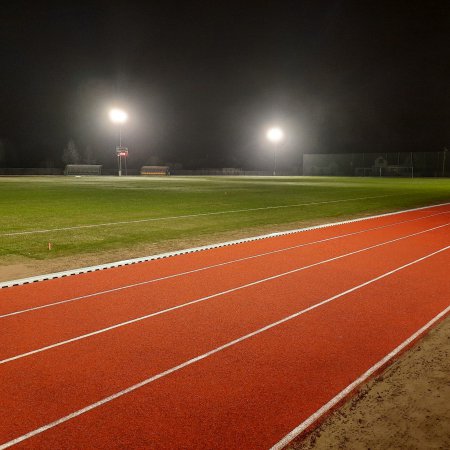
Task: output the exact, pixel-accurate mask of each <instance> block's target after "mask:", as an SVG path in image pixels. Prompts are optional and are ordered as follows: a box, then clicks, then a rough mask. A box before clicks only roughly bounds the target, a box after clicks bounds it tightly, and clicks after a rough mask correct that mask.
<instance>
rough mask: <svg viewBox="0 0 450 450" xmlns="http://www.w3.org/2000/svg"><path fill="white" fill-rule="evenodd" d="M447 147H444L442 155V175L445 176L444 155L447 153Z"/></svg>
mask: <svg viewBox="0 0 450 450" xmlns="http://www.w3.org/2000/svg"><path fill="white" fill-rule="evenodd" d="M447 152H448V148H447V147H444V150H443V152H442V153H443V156H442V177H445V156H446V155H447Z"/></svg>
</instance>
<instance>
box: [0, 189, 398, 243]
mask: <svg viewBox="0 0 450 450" xmlns="http://www.w3.org/2000/svg"><path fill="white" fill-rule="evenodd" d="M402 195H407V194H387V195H376V196H372V197H357V198H346V199H340V200H327V201H323V202H312V203H298V204H294V205H278V206H263V207H261V208H249V209H234V210H228V211H216V212H209V213H199V214H184V215H182V216H168V217H151V218H148V219H138V220H124V221H120V222H106V223H94V224H90V225H77V226H73V227H62V228H49V229H46V230H29V231H13V232H11V233H2V234H0V237H5V236H23V235H27V234H42V233H51V232H53V231H69V230H79V229H84V228H96V227H109V226H114V225H126V224H130V223H143V222H156V221H161V220H172V219H187V218H192V217H201V216H216V215H220V214H233V213H240V212H249V211H262V210H267V209H280V208H298V207H299V206H314V205H326V204H329V203H342V202H352V201H355V200H369V199H373V198H385V197H399V196H402Z"/></svg>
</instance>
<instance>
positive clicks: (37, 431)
mask: <svg viewBox="0 0 450 450" xmlns="http://www.w3.org/2000/svg"><path fill="white" fill-rule="evenodd" d="M448 249H450V245H448V246H447V247H443V248H441V249H439V250H436V251H434V252H432V253H429V254H427V255H425V256H422V257H420V258H418V259H415V260H414V261H410V262H409V263H407V264H404V265H402V266H400V267H397V268H396V269H393V270H391V271H389V272H386V273H384V274H382V275H379V276H378V277H375V278H372V279H371V280H369V281H366V282H364V283H361V284H359V285H357V286H354V287H352V288H350V289H347V290H346V291H344V292H341V293H340V294H337V295H334V296H333V297H329V298H327V299H326V300H323V301H321V302H320V303H316V304H315V305H312V306H309V307H308V308H305V309H303V310H301V311H298V312H296V313H294V314H291V315H289V316H287V317H285V318H283V319H281V320H278V321H276V322H273V323H271V324H269V325H266V326H264V327H262V328H259V329H258V330H255V331H253V332H251V333H248V334H246V335H244V336H241V337H240V338H237V339H234V340H232V341H230V342H227V343H226V344H224V345H221V346H219V347H216V348H215V349H213V350H210V351H209V352H206V353H203V354H201V355H199V356H196V357H195V358H192V359H189V360H187V361H185V362H183V363H181V364H178V365H177V366H174V367H172V368H170V369H167V370H165V371H164V372H160V373H158V374H156V375H153V376H152V377H150V378H147V379H145V380H143V381H141V382H139V383H137V384H134V385H132V386H130V387H128V388H126V389H123V390H121V391H119V392H116V393H115V394H112V395H110V396H108V397H105V398H103V399H101V400H99V401H97V402H95V403H92V404H90V405H88V406H86V407H84V408H81V409H79V410H77V411H74V412H72V413H70V414H68V415H66V416H64V417H61V418H59V419H57V420H55V421H53V422H50V423H48V424H46V425H43V426H41V427H39V428H36V429H35V430H33V431H30V432H28V433H26V434H23V435H22V436H19V437H17V438H15V439H12V440H10V441H8V442H5V443H4V444H1V445H0V450H4V449H6V448H9V447H12V446H13V445H15V444H18V443H20V442H23V441H25V440H26V439H29V438H31V437H33V436H36V435H38V434H41V433H43V432H44V431H47V430H49V429H51V428H54V427H56V426H58V425H60V424H62V423H64V422H67V421H69V420H71V419H74V418H75V417H78V416H81V415H82V414H84V413H87V412H89V411H91V410H93V409H95V408H98V407H99V406H102V405H104V404H106V403H109V402H111V401H112V400H115V399H117V398H119V397H122V396H124V395H126V394H129V393H130V392H133V391H135V390H137V389H139V388H141V387H143V386H146V385H148V384H150V383H152V382H153V381H156V380H159V379H160V378H163V377H165V376H167V375H170V374H172V373H174V372H176V371H178V370H180V369H183V368H185V367H187V366H190V365H192V364H194V363H196V362H198V361H201V360H203V359H205V358H208V357H209V356H211V355H214V354H216V353H218V352H220V351H222V350H225V349H227V348H229V347H232V346H234V345H236V344H238V343H240V342H243V341H245V340H247V339H250V338H252V337H254V336H256V335H258V334H261V333H263V332H264V331H267V330H270V329H272V328H274V327H277V326H279V325H281V324H283V323H285V322H288V321H290V320H292V319H295V318H297V317H299V316H301V315H303V314H305V313H307V312H309V311H312V310H314V309H316V308H319V307H320V306H323V305H325V304H327V303H330V302H332V301H334V300H336V299H338V298H340V297H343V296H345V295H347V294H350V293H352V292H355V291H357V290H359V289H361V288H363V287H365V286H368V285H370V284H372V283H375V282H376V281H379V280H381V279H383V278H386V277H388V276H390V275H392V274H394V273H396V272H399V271H400V270H403V269H405V268H407V267H410V266H412V265H414V264H417V263H419V262H421V261H424V260H425V259H428V258H431V257H432V256H434V255H437V254H439V253H442V252H444V251H446V250H448ZM449 310H450V306H448V307H447V308H446V309H445V310H444V311H442V312H441V313H439V314H438V315H437V316H436V317H435V318H434V319H432V320H431V321H430V322H428V323H427V324H426V325H425V326H424V327H422V328H421V329H420V330H418V331H417V332H416V333H414V334H413V335H412V336H411V337H410V338H409V339H408V340H406V341H405V342H404V343H403V344H401V345H400V346H399V347H397V348H396V349H395V350H393V352H391V353H389V355H391V354H396V353H398V352H399V351H400V350H397V349H399V348H400V349H402V348H404V347H405V346H406V345H407V344H406V342H411V341H412V340H414V337H413V336H416V337H417V336H419V335H420V334H421V333H422V332H423V331H422V330H426V329H427V328H429V327H430V326H431V325H432V324H433V323H435V322H436V321H437V320H439V318H440V317H443V316H444V315H445V314H447V312H448V311H449ZM395 352H396V353H395ZM389 355H387V356H386V357H385V358H383V360H381V361H384V360H385V359H386V358H388V359H386V361H388V360H389ZM390 358H392V356H391V357H390ZM377 364H379V365H380V366H381V365H382V364H380V362H379V363H377ZM377 364H376V365H375V366H377ZM375 366H373V367H375ZM369 370H371V369H369ZM374 370H376V369H374ZM366 373H367V372H366ZM371 373H373V371H372V372H371ZM360 378H361V377H360ZM358 380H359V379H358ZM358 380H357V381H358ZM355 383H356V381H355V382H354V383H352V384H351V385H349V386H352V385H355V386H356V385H357V384H355ZM335 398H336V397H335ZM327 405H328V404H327ZM319 411H320V410H319ZM304 423H305V422H304ZM280 442H281V441H280ZM276 445H278V444H276ZM273 448H280V447H273Z"/></svg>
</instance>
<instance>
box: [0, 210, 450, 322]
mask: <svg viewBox="0 0 450 450" xmlns="http://www.w3.org/2000/svg"><path fill="white" fill-rule="evenodd" d="M449 213H450V211H444V212H440V213H436V214H430V215H428V216H422V217H417V218H415V219H409V220H403V221H401V222H395V223H391V224H388V225H382V226H380V227H373V228H368V229H366V230H361V231H355V232H353V233H346V234H341V235H339V236H333V237H330V238H326V239H320V240H317V241H312V242H307V243H304V244H298V245H293V246H290V247H285V248H281V249H278V250H273V251H270V252H265V253H259V254H256V255H252V256H247V257H244V258H238V259H233V260H231V261H226V262H223V263H218V264H212V265H210V266H205V267H201V268H198V269H193V270H188V271H185V272H179V273H176V274H172V275H167V276H164V277H160V278H154V279H151V280H145V281H141V282H139V283H132V284H127V285H124V286H119V287H116V288H112V289H106V290H103V291H97V292H93V293H91V294H86V295H80V296H78V297H73V298H69V299H66V300H61V301H57V302H52V303H47V304H45V305H40V306H35V307H33V308H27V309H22V310H18V311H13V312H10V313H6V314H1V315H0V319H3V318H5V317H10V316H16V315H19V314H24V313H27V312H32V311H38V310H40V309H45V308H50V307H53V306H58V305H63V304H65V303H71V302H75V301H79V300H84V299H87V298H92V297H97V296H101V295H104V294H110V293H112V292H118V291H122V290H125V289H131V288H134V287H138V286H144V285H147V284H151V283H156V282H158V281H164V280H169V279H171V278H176V277H180V276H184V275H190V274H193V273H197V272H202V271H205V270H210V269H214V268H217V267H223V266H227V265H230V264H235V263H238V262H242V261H247V260H250V259H256V258H260V257H262V256H268V255H272V254H275V253H281V252H285V251H289V250H294V249H298V248H301V247H307V246H309V245H314V244H320V243H323V242H328V241H333V240H335V239H342V238H344V237H349V236H354V235H358V234H362V233H367V232H369V231H374V230H380V229H383V228H389V227H393V226H396V225H401V224H404V223H409V222H416V221H418V220H422V219H427V218H429V217H434V216H439V215H442V214H449Z"/></svg>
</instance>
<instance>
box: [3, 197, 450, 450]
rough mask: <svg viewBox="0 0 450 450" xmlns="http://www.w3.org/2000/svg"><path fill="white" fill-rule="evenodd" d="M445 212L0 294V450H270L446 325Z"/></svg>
mask: <svg viewBox="0 0 450 450" xmlns="http://www.w3.org/2000/svg"><path fill="white" fill-rule="evenodd" d="M449 227H450V204H445V205H440V206H435V207H430V208H421V209H417V210H411V211H408V212H401V213H398V214H391V215H385V216H379V217H374V218H371V219H366V220H361V221H354V222H348V223H343V224H340V225H337V226H332V227H325V228H318V229H313V230H309V231H306V232H302V233H292V234H284V235H279V236H275V237H271V238H267V239H261V240H253V241H249V242H242V243H239V244H237V245H233V246H224V247H218V248H212V249H208V250H205V251H201V252H194V253H186V254H182V255H179V256H175V257H173V258H166V259H157V260H152V261H148V262H142V263H141V264H136V265H128V266H123V267H117V268H110V269H107V270H104V271H100V272H92V273H84V274H80V275H75V276H70V277H64V278H58V279H54V280H48V281H40V282H37V283H33V284H28V285H21V286H14V287H8V288H5V289H2V290H1V291H0V321H1V324H2V334H1V337H0V339H1V345H0V377H1V381H2V383H1V385H0V398H1V403H2V409H1V412H0V443H1V444H0V449H4V448H8V447H11V446H16V447H17V448H21V447H23V448H255V449H261V448H271V447H274V448H282V446H283V445H284V444H287V443H288V442H289V440H291V439H292V438H294V437H295V436H296V435H298V434H299V433H301V432H302V431H304V430H305V429H306V428H308V427H309V426H311V425H312V424H313V423H314V422H315V421H317V420H319V419H320V418H321V417H322V416H323V414H326V413H327V412H328V411H329V410H330V409H331V408H332V407H333V406H335V405H336V404H337V403H338V402H339V401H341V400H342V399H343V398H345V397H346V396H348V395H349V394H350V393H351V392H352V391H353V390H354V389H356V388H357V387H358V385H359V384H360V383H362V382H363V381H364V380H366V379H367V378H368V377H370V376H371V375H372V374H373V373H375V372H376V371H377V370H379V369H380V368H382V367H383V366H385V365H386V364H387V363H388V362H389V361H390V360H391V359H392V358H393V357H395V356H396V355H398V354H399V353H400V352H401V351H402V350H403V349H404V348H406V347H407V346H408V345H410V344H411V343H412V342H413V341H414V340H415V339H417V338H418V337H419V336H420V335H421V334H423V333H424V332H426V331H427V330H428V329H429V328H430V327H431V326H433V325H434V324H435V323H436V322H437V321H438V320H440V319H442V318H443V317H445V316H446V315H447V314H448V312H449V298H448V292H450V280H449V279H448V276H447V275H448V274H447V268H448V265H449V261H450V257H449V250H450V232H449V230H450V228H449Z"/></svg>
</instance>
